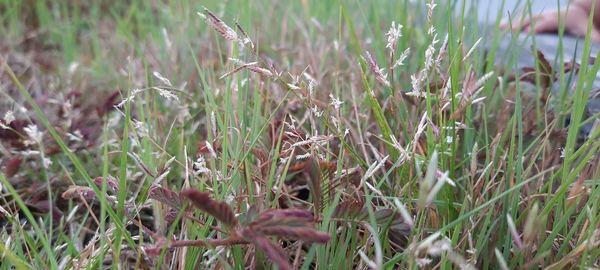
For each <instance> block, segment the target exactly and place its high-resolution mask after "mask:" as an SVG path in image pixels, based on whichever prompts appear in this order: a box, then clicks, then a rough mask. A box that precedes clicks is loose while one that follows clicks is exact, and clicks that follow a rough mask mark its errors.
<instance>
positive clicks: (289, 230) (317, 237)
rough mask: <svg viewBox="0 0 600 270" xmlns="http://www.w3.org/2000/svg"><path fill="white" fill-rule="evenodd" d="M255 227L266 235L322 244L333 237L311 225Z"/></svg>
mask: <svg viewBox="0 0 600 270" xmlns="http://www.w3.org/2000/svg"><path fill="white" fill-rule="evenodd" d="M254 229H255V230H256V231H258V232H261V233H262V234H264V235H270V236H279V237H282V238H286V239H293V240H302V241H307V242H316V243H321V244H325V243H327V242H328V241H329V239H331V237H330V236H329V234H327V233H324V232H320V231H318V230H316V229H314V228H311V227H293V226H285V225H282V226H265V227H256V228H254Z"/></svg>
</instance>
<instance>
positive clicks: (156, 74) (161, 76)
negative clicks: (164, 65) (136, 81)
mask: <svg viewBox="0 0 600 270" xmlns="http://www.w3.org/2000/svg"><path fill="white" fill-rule="evenodd" d="M152 75H154V77H156V78H157V79H159V80H160V81H161V82H162V83H164V84H165V85H168V86H173V84H171V81H169V79H167V78H165V77H164V76H163V75H162V74H160V73H158V71H154V72H152Z"/></svg>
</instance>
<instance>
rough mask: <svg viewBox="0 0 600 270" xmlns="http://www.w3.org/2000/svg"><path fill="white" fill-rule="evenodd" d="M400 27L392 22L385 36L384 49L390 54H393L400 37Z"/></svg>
mask: <svg viewBox="0 0 600 270" xmlns="http://www.w3.org/2000/svg"><path fill="white" fill-rule="evenodd" d="M402 27H403V26H402V25H401V24H396V22H392V26H391V27H390V30H388V32H387V34H385V35H386V36H387V45H385V47H386V48H388V49H390V53H393V52H394V51H395V50H396V45H397V44H398V39H399V38H400V37H401V36H402Z"/></svg>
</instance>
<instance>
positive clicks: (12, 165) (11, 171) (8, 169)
mask: <svg viewBox="0 0 600 270" xmlns="http://www.w3.org/2000/svg"><path fill="white" fill-rule="evenodd" d="M22 161H23V160H22V159H21V158H19V157H15V158H12V159H9V160H8V161H7V162H6V164H5V165H4V175H6V176H7V177H12V176H14V175H15V174H17V173H18V172H19V168H20V167H21V162H22Z"/></svg>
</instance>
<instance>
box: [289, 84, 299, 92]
mask: <svg viewBox="0 0 600 270" xmlns="http://www.w3.org/2000/svg"><path fill="white" fill-rule="evenodd" d="M287 86H288V87H289V88H290V89H291V90H300V87H298V86H297V85H295V84H291V83H288V84H287Z"/></svg>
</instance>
